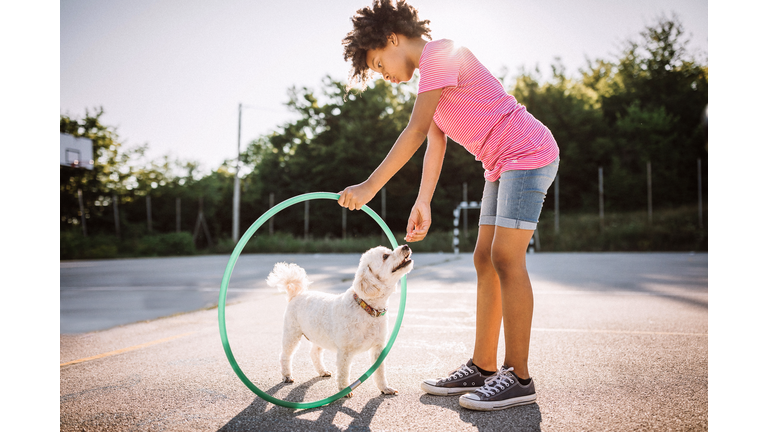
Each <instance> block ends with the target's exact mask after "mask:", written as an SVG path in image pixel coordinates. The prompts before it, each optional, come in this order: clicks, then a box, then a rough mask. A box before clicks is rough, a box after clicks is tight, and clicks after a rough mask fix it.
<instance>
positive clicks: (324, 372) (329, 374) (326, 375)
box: [320, 370, 331, 377]
mask: <svg viewBox="0 0 768 432" xmlns="http://www.w3.org/2000/svg"><path fill="white" fill-rule="evenodd" d="M320 376H321V377H329V376H331V371H329V370H326V371H322V372H320Z"/></svg>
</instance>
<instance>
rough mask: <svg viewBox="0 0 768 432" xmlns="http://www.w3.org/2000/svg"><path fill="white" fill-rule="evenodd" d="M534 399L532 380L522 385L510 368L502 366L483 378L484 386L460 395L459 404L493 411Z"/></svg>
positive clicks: (534, 391)
mask: <svg viewBox="0 0 768 432" xmlns="http://www.w3.org/2000/svg"><path fill="white" fill-rule="evenodd" d="M535 400H536V388H535V387H534V386H533V380H531V382H530V383H528V385H522V384H520V378H518V377H517V375H515V373H514V372H512V368H505V367H503V366H502V367H501V369H500V370H499V372H498V373H497V374H496V375H494V376H492V377H490V378H488V379H487V380H485V385H484V386H482V387H481V388H479V389H477V390H475V391H474V392H473V393H470V394H465V395H463V396H462V397H460V398H459V405H461V406H463V407H464V408H468V409H472V410H478V411H495V410H501V409H505V408H509V407H513V406H517V405H525V404H530V403H533V402H534V401H535Z"/></svg>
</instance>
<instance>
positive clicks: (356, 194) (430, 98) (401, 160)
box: [338, 89, 442, 210]
mask: <svg viewBox="0 0 768 432" xmlns="http://www.w3.org/2000/svg"><path fill="white" fill-rule="evenodd" d="M440 93H442V89H435V90H431V91H427V92H424V93H421V94H419V95H418V96H417V97H416V103H414V105H413V114H411V120H410V121H409V122H408V126H406V128H405V130H403V132H402V133H401V134H400V137H398V138H397V141H395V145H394V146H392V150H390V151H389V154H388V155H387V157H386V158H384V160H383V161H382V162H381V164H380V165H379V167H378V168H376V170H375V171H373V173H372V174H371V175H370V177H368V180H366V181H364V182H362V183H360V184H358V185H355V186H349V187H347V188H346V189H344V191H343V192H341V197H340V198H339V201H338V202H339V205H340V206H342V207H346V208H348V209H350V210H360V209H361V208H363V206H364V205H365V204H366V203H367V202H368V201H370V200H371V199H373V197H374V196H375V195H376V192H378V191H379V189H381V188H382V187H384V185H385V184H387V182H388V181H389V179H391V178H392V176H394V175H395V174H396V173H397V172H398V171H399V170H400V168H402V167H403V165H405V163H406V162H408V160H410V159H411V157H412V156H413V154H414V153H416V150H418V149H419V147H420V146H421V144H422V143H423V142H424V138H426V137H427V134H428V133H429V130H430V125H431V124H432V123H433V122H432V117H433V116H434V115H435V110H436V109H437V103H438V102H439V101H440Z"/></svg>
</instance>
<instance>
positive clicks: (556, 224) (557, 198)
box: [555, 174, 560, 235]
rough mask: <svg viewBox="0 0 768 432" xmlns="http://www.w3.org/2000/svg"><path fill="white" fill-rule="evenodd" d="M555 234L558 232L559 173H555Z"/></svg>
mask: <svg viewBox="0 0 768 432" xmlns="http://www.w3.org/2000/svg"><path fill="white" fill-rule="evenodd" d="M555 234H556V235H557V234H560V174H557V175H555Z"/></svg>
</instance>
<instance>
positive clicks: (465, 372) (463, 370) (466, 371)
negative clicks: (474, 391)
mask: <svg viewBox="0 0 768 432" xmlns="http://www.w3.org/2000/svg"><path fill="white" fill-rule="evenodd" d="M473 373H474V371H473V370H472V369H470V368H468V367H467V365H461V367H460V368H458V369H456V370H455V371H454V372H453V373H452V374H451V375H450V376H449V377H447V378H443V379H441V380H440V382H446V381H452V380H455V379H459V378H464V377H465V376H470V375H472V374H473Z"/></svg>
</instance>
